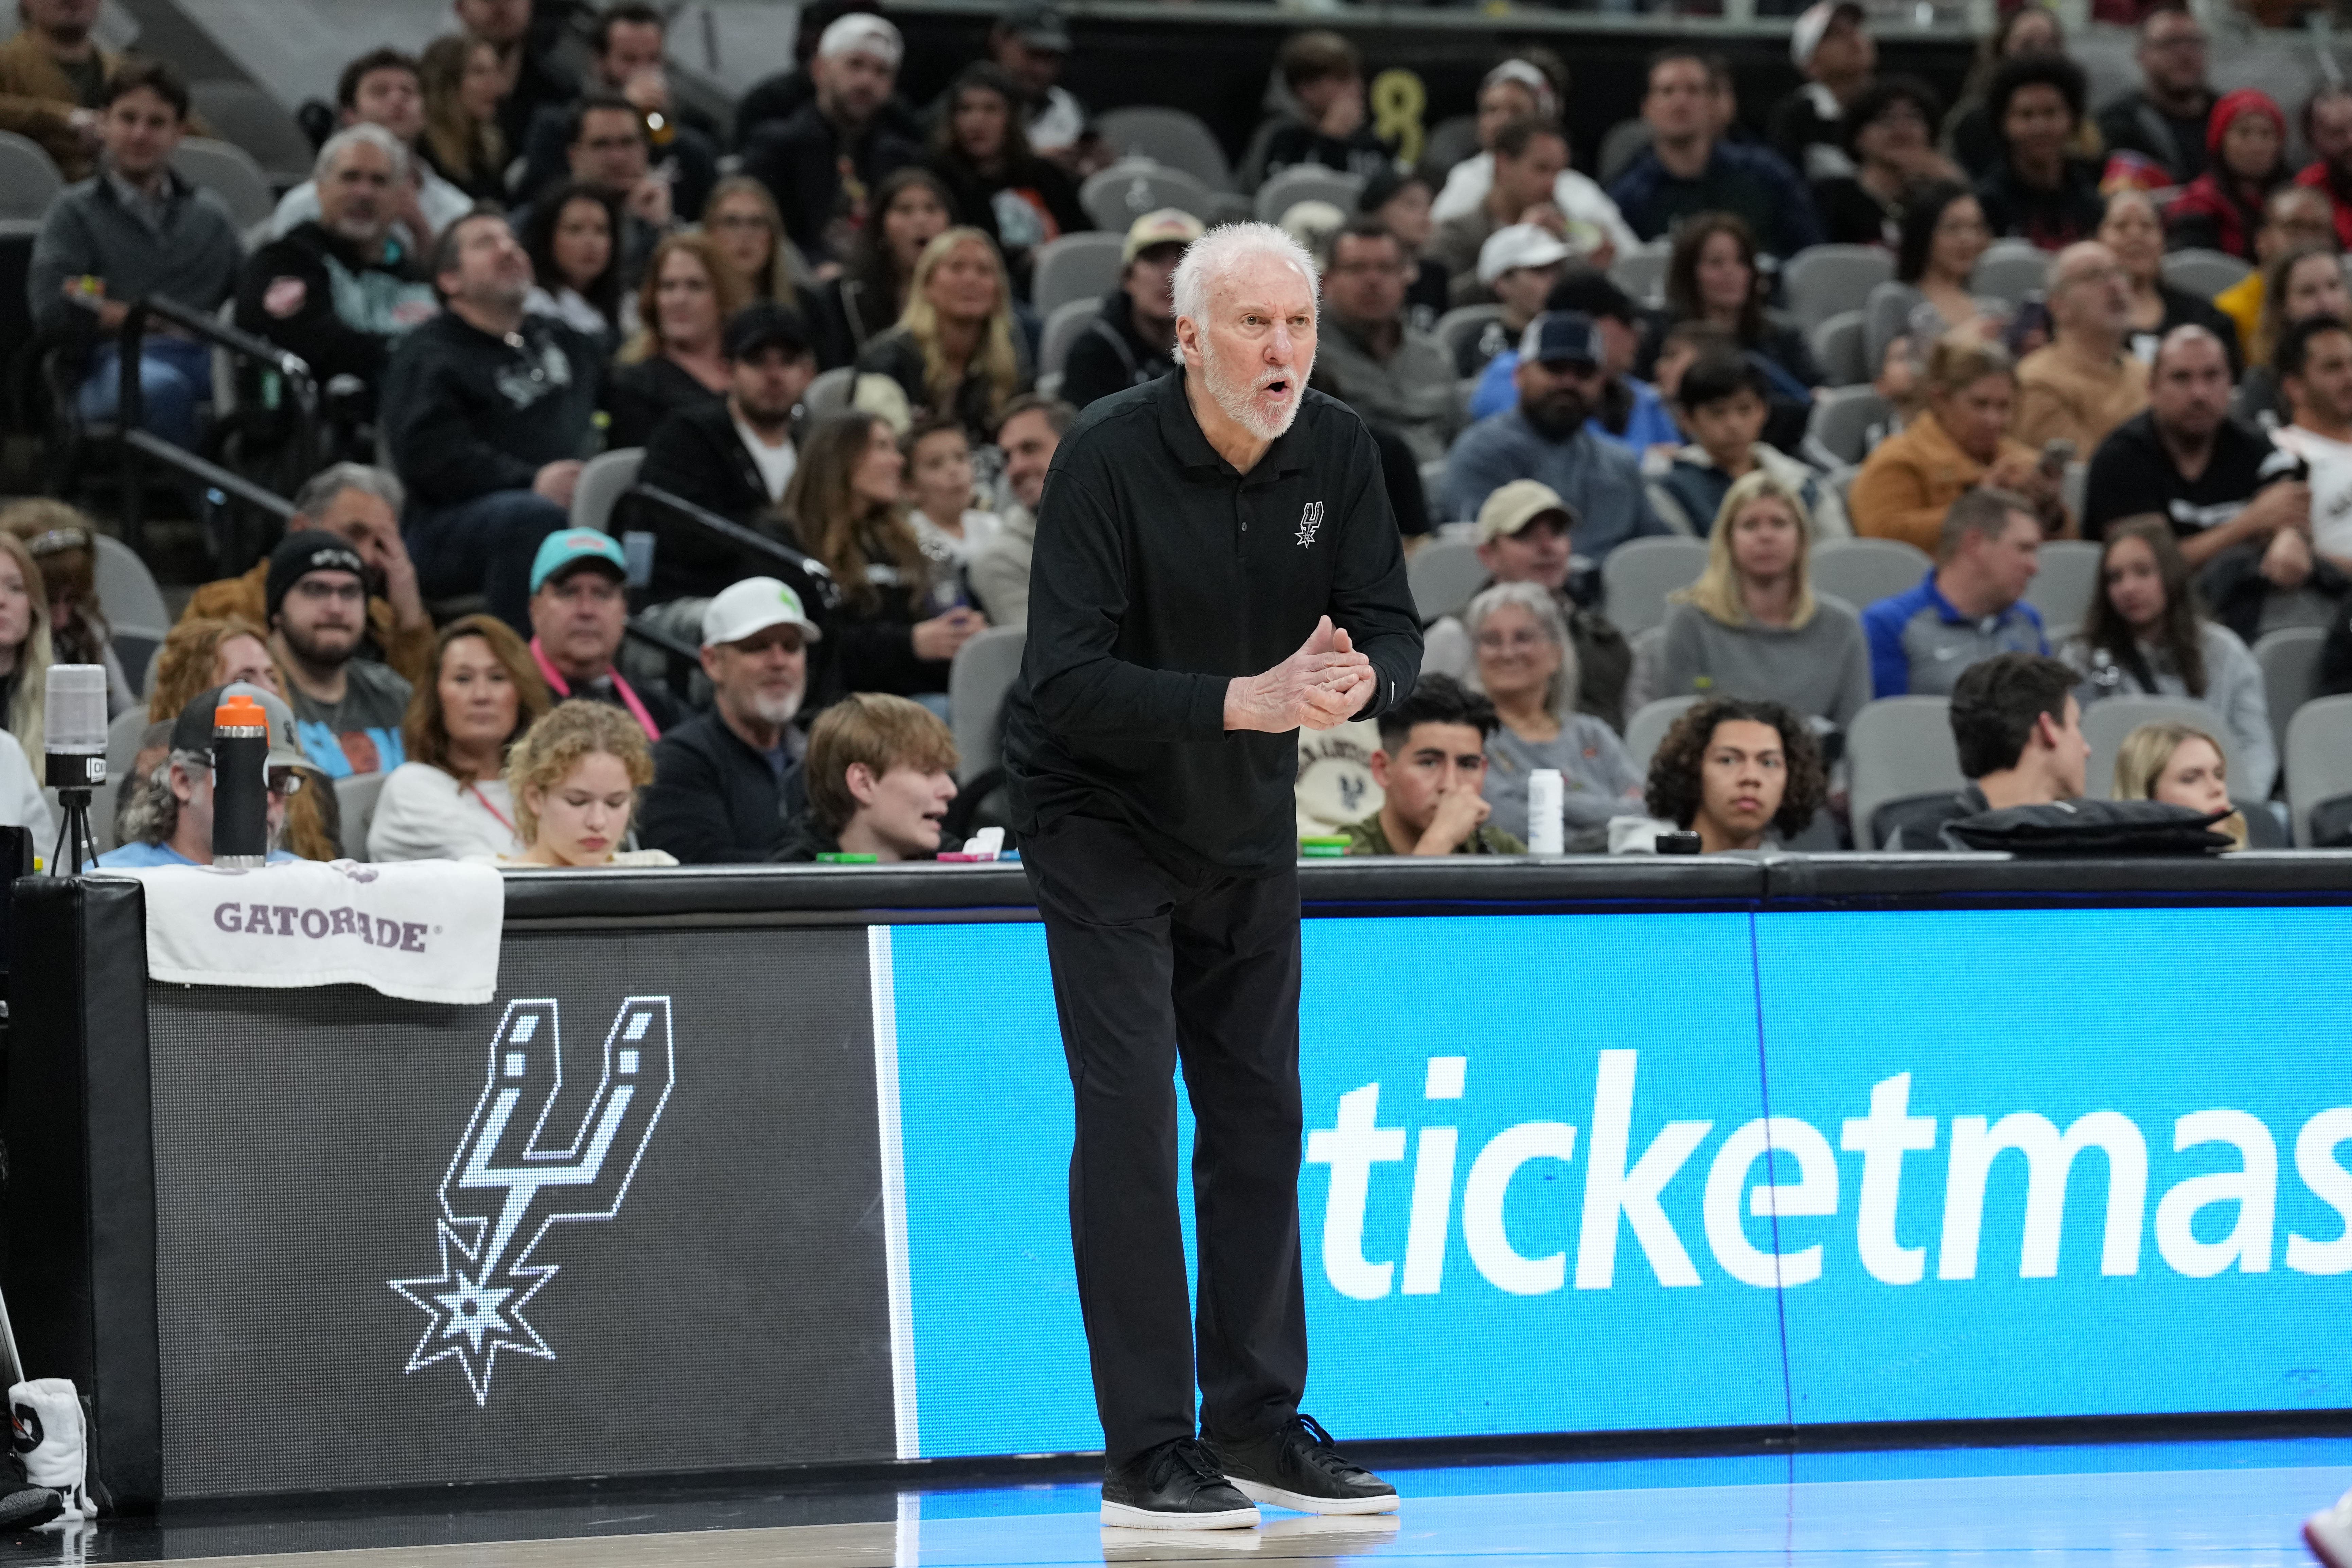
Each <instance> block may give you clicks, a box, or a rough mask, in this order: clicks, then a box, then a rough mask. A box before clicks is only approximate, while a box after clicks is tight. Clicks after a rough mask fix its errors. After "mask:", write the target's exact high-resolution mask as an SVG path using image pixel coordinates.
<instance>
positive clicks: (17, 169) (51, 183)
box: [0, 131, 66, 855]
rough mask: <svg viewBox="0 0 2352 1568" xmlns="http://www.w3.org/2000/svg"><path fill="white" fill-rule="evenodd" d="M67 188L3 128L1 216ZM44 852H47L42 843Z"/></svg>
mask: <svg viewBox="0 0 2352 1568" xmlns="http://www.w3.org/2000/svg"><path fill="white" fill-rule="evenodd" d="M65 188H66V182H65V176H64V175H62V174H58V166H57V164H56V163H52V162H51V161H50V159H49V154H48V150H47V148H45V147H43V146H42V145H41V144H40V143H39V142H36V141H34V140H33V139H32V138H31V137H29V136H19V135H17V134H16V132H14V131H0V217H30V218H37V217H39V216H41V215H42V214H43V213H46V212H47V211H48V210H49V204H50V203H51V202H53V201H55V200H57V199H58V192H59V191H62V190H64V189H65ZM41 853H43V854H44V855H46V854H47V853H48V847H47V845H43V846H42V847H41Z"/></svg>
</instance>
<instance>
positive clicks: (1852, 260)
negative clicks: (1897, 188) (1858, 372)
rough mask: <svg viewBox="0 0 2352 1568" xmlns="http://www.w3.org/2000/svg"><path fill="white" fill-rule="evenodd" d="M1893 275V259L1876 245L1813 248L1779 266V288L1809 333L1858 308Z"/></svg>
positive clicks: (1802, 251)
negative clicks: (1872, 291) (1845, 312)
mask: <svg viewBox="0 0 2352 1568" xmlns="http://www.w3.org/2000/svg"><path fill="white" fill-rule="evenodd" d="M1894 276H1895V258H1894V257H1893V256H1891V255H1889V254H1888V253H1887V252H1886V251H1885V249H1883V248H1882V247H1878V246H1875V245H1814V246H1808V247H1806V248H1805V249H1803V250H1801V251H1799V252H1797V254H1796V255H1794V256H1792V257H1790V258H1789V259H1788V260H1787V262H1785V263H1784V264H1782V266H1781V268H1780V288H1781V289H1782V291H1783V292H1784V294H1785V295H1786V296H1787V299H1788V301H1789V309H1790V310H1792V311H1794V312H1796V317H1797V320H1798V321H1800V322H1801V323H1802V324H1803V326H1804V329H1805V330H1806V331H1809V332H1810V331H1812V330H1813V329H1814V328H1815V327H1818V326H1820V325H1821V324H1822V322H1823V321H1828V320H1829V319H1830V318H1831V317H1832V316H1834V315H1838V314H1840V313H1841V312H1843V311H1846V310H1856V309H1858V308H1860V306H1861V303H1862V301H1863V300H1866V299H1868V298H1869V297H1870V291H1871V290H1872V289H1875V288H1877V287H1878V286H1879V285H1880V284H1881V283H1885V282H1887V281H1889V280H1891V279H1893V278H1894ZM1864 379H1865V380H1867V379H1868V378H1867V377H1865V378H1864Z"/></svg>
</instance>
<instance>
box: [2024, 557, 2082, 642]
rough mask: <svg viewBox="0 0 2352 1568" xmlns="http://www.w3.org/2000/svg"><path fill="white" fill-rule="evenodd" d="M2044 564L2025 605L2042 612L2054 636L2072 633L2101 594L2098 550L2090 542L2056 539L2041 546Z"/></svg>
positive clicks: (2028, 588) (2027, 594)
mask: <svg viewBox="0 0 2352 1568" xmlns="http://www.w3.org/2000/svg"><path fill="white" fill-rule="evenodd" d="M2098 586H2099V547H2098V546H2097V545H2095V544H2094V543H2092V542H2090V541H2089V540H2087V539H2053V540H2051V541H2049V542H2046V543H2045V544H2043V545H2042V555H2041V568H2040V570H2038V571H2036V572H2035V573H2034V574H2033V581H2032V583H2031V584H2027V586H2026V590H2025V602H2026V603H2027V604H2029V605H2032V606H2033V607H2034V608H2035V609H2037V610H2039V611H2041V612H2042V623H2043V624H2044V625H2045V626H2048V627H2049V628H2050V630H2051V631H2052V632H2053V634H2054V633H2057V632H2060V631H2066V632H2071V631H2073V630H2074V628H2075V627H2077V626H2081V625H2082V624H2083V617H2084V616H2086V615H2087V614H2089V612H2090V608H2091V595H2093V594H2095V593H2096V592H2097V591H2098ZM2054 640H2055V638H2054V637H2053V641H2054Z"/></svg>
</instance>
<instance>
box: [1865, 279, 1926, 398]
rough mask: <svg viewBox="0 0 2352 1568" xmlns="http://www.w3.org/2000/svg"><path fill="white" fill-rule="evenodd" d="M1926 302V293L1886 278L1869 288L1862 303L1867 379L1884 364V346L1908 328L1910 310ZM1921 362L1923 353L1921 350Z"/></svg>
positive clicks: (1875, 376) (1876, 376)
mask: <svg viewBox="0 0 2352 1568" xmlns="http://www.w3.org/2000/svg"><path fill="white" fill-rule="evenodd" d="M1926 302H1927V296H1926V295H1924V294H1922V293H1920V292H1919V290H1917V289H1914V288H1913V287H1911V285H1910V284H1908V283H1896V282H1894V281H1892V280H1889V281H1887V282H1885V283H1881V284H1880V285H1879V286H1878V287H1877V288H1875V289H1872V290H1871V291H1870V297H1869V298H1868V299H1867V300H1864V301H1863V305H1862V357H1863V359H1864V362H1865V363H1867V364H1868V365H1869V366H1870V379H1872V380H1873V381H1875V380H1877V379H1878V367H1879V366H1880V365H1881V364H1882V363H1885V359H1886V345H1887V344H1889V343H1891V342H1894V341H1895V339H1896V338H1899V337H1901V336H1903V334H1904V333H1906V332H1907V331H1910V330H1911V312H1912V311H1914V310H1917V309H1918V308H1919V307H1920V306H1921V305H1923V304H1925V303H1926ZM1920 357H1921V359H1922V360H1923V361H1924V360H1925V358H1926V354H1925V353H1922V354H1921V356H1920Z"/></svg>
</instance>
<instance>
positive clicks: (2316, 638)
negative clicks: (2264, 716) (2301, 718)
mask: <svg viewBox="0 0 2352 1568" xmlns="http://www.w3.org/2000/svg"><path fill="white" fill-rule="evenodd" d="M2326 642H2327V631H2326V628H2325V627H2323V626H2287V627H2284V628H2283V629H2281V630H2279V631H2274V632H2272V633H2270V634H2269V635H2268V636H2266V637H2263V639H2262V640H2261V641H2260V642H2257V643H2256V644H2254V662H2255V663H2256V664H2258V665H2260V666H2261V667H2262V671H2263V692H2264V694H2265V695H2266V696H2268V698H2269V699H2270V709H2271V734H2272V736H2273V738H2275V739H2276V740H2278V741H2279V742H2281V743H2282V744H2284V742H2285V741H2286V727H2287V725H2288V723H2289V722H2290V721H2293V719H2294V714H2295V710H2297V709H2298V708H2301V707H2302V706H2303V705H2304V704H2305V703H2306V702H2308V701H2310V700H2312V699H2313V698H2314V697H2316V696H2317V695H2318V694H2319V650H2320V649H2321V648H2322V647H2325V646H2326Z"/></svg>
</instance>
